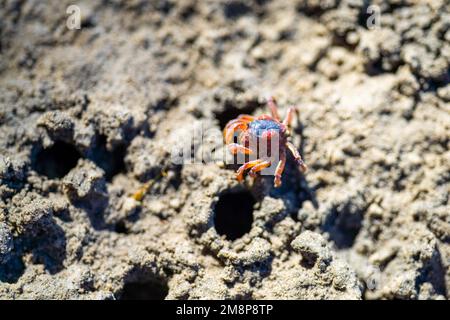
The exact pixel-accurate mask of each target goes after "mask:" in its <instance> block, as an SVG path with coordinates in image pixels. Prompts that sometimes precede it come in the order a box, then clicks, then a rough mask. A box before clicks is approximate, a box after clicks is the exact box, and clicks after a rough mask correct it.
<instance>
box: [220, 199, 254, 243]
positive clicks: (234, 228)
mask: <svg viewBox="0 0 450 320" xmlns="http://www.w3.org/2000/svg"><path fill="white" fill-rule="evenodd" d="M255 202H256V201H255V198H254V197H253V196H252V194H251V193H250V192H249V191H239V192H230V193H225V194H223V195H222V196H220V198H219V201H218V202H217V204H216V205H215V208H214V211H215V215H214V224H215V227H216V231H217V233H218V234H220V235H225V237H226V238H227V239H228V240H236V239H238V238H240V237H242V236H243V235H244V234H246V233H247V232H249V231H250V229H251V227H252V223H253V206H254V204H255Z"/></svg>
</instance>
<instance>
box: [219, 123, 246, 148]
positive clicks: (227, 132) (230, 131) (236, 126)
mask: <svg viewBox="0 0 450 320" xmlns="http://www.w3.org/2000/svg"><path fill="white" fill-rule="evenodd" d="M245 129H247V124H246V123H244V122H236V123H233V124H231V125H230V126H229V127H228V128H225V129H224V131H223V134H224V137H225V144H229V143H231V142H232V141H233V136H234V133H235V132H236V131H237V130H245Z"/></svg>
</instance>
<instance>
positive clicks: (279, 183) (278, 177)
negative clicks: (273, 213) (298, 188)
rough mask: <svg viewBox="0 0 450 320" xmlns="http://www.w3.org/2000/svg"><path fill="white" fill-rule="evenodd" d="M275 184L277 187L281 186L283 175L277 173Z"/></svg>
mask: <svg viewBox="0 0 450 320" xmlns="http://www.w3.org/2000/svg"><path fill="white" fill-rule="evenodd" d="M273 185H274V187H275V188H278V187H280V186H281V175H275V179H274V180H273Z"/></svg>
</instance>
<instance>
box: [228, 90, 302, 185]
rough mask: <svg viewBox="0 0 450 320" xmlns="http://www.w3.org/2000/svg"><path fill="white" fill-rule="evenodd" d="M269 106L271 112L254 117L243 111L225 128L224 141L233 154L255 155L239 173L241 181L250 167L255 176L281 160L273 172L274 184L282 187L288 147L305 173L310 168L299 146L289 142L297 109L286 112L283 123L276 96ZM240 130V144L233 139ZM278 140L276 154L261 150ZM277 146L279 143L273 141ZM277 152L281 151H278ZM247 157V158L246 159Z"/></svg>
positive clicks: (271, 98)
mask: <svg viewBox="0 0 450 320" xmlns="http://www.w3.org/2000/svg"><path fill="white" fill-rule="evenodd" d="M267 105H268V107H269V109H270V113H271V115H268V114H264V115H261V116H259V117H254V116H252V115H248V114H241V115H239V116H238V117H237V118H236V119H233V120H231V121H229V122H228V123H227V125H226V126H225V128H224V130H223V135H224V140H225V144H226V145H227V147H228V150H229V151H230V152H231V154H233V155H237V154H238V153H240V154H244V155H246V157H247V158H249V157H250V156H252V157H253V158H255V157H256V159H254V160H251V161H247V162H245V163H244V164H243V165H242V166H241V167H239V169H238V170H237V172H236V178H237V180H238V181H239V182H241V181H242V180H243V178H244V174H245V172H246V171H247V170H249V171H248V174H249V175H250V176H251V177H255V176H256V175H257V174H258V173H260V172H261V171H262V170H264V169H266V168H268V167H271V166H272V163H273V162H274V161H278V163H277V164H276V168H275V171H274V186H275V188H278V187H280V186H281V175H282V173H283V170H284V167H285V165H286V149H288V150H289V151H290V152H291V153H292V155H293V156H294V159H295V161H296V163H297V165H298V167H299V169H300V170H301V171H302V172H305V171H306V170H307V166H306V164H305V162H304V161H303V159H302V157H301V156H300V153H299V151H298V150H297V148H296V147H295V146H294V145H293V144H292V143H291V142H290V141H288V138H289V136H290V130H289V127H290V123H291V121H292V119H293V116H294V112H296V111H297V109H296V108H294V107H290V108H289V109H288V111H287V115H286V118H285V119H284V120H283V121H282V122H281V121H280V117H279V115H278V106H277V103H276V101H275V99H274V98H273V97H269V98H268V99H267ZM237 132H240V133H239V135H238V141H239V143H236V142H234V137H235V134H236V133H237ZM275 139H276V140H277V141H276V142H278V150H275V153H276V154H271V152H265V154H264V153H263V152H261V145H263V144H264V143H266V144H267V146H268V148H267V150H271V148H270V146H271V144H272V143H273V142H274V141H275ZM274 146H275V148H276V144H274ZM277 151H278V153H277ZM246 160H247V159H246Z"/></svg>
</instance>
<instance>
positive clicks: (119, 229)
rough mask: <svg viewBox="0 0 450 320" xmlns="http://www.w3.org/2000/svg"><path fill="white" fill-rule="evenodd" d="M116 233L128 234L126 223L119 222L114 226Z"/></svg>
mask: <svg viewBox="0 0 450 320" xmlns="http://www.w3.org/2000/svg"><path fill="white" fill-rule="evenodd" d="M114 231H115V232H117V233H122V234H127V233H128V229H127V226H126V225H125V222H124V221H119V222H117V223H116V224H115V225H114Z"/></svg>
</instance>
